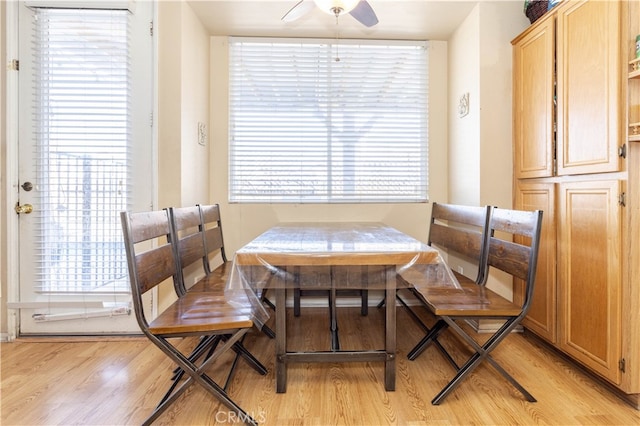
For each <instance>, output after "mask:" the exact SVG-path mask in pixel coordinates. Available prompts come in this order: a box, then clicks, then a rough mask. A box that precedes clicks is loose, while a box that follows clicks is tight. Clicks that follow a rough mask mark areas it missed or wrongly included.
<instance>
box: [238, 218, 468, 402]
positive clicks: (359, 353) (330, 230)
mask: <svg viewBox="0 0 640 426" xmlns="http://www.w3.org/2000/svg"><path fill="white" fill-rule="evenodd" d="M400 277H402V278H403V279H399V278H400ZM408 285H431V286H434V285H435V286H459V284H458V283H457V280H456V279H455V277H454V276H453V274H452V273H451V270H450V269H449V267H448V266H447V264H446V262H445V260H444V259H443V257H442V256H441V254H440V252H439V251H438V250H436V249H435V248H433V247H431V246H429V245H427V244H425V243H423V242H421V241H419V240H417V239H415V238H413V237H411V236H410V235H408V234H405V233H403V232H401V231H399V230H397V229H395V228H394V227H391V226H388V225H386V224H383V223H378V222H329V223H300V222H299V223H295V222H294V223H281V224H278V225H276V226H273V227H272V228H270V229H268V230H267V231H266V232H264V233H263V234H261V235H259V236H258V237H257V238H255V239H254V240H252V241H251V242H249V243H248V244H247V245H245V246H244V247H242V248H240V249H239V250H238V251H237V252H236V253H235V256H234V260H233V267H232V271H231V274H230V277H229V280H228V283H227V291H233V292H235V291H242V292H245V293H246V294H248V295H250V296H252V297H253V299H254V300H255V305H256V307H257V309H256V312H257V313H256V315H255V322H257V323H258V325H262V324H264V323H265V322H266V321H267V320H268V318H269V316H270V314H269V312H267V309H266V308H265V307H264V304H263V303H261V302H262V301H261V300H259V299H260V296H259V295H261V294H264V292H265V291H266V290H268V291H269V292H273V293H270V294H273V295H274V296H273V297H274V299H275V303H274V305H275V340H276V341H275V369H276V374H275V377H276V392H277V393H284V392H286V388H287V365H288V364H290V363H301V362H302V363H307V362H324V363H328V362H383V363H384V384H385V389H386V390H387V391H394V390H395V386H396V344H397V340H396V337H397V336H396V303H395V300H396V291H397V289H398V288H399V287H402V286H408ZM308 287H313V288H322V289H326V290H328V291H329V292H331V293H330V294H331V296H332V297H334V300H335V292H336V291H337V290H340V289H345V288H348V289H354V288H360V289H365V290H367V291H369V290H382V292H383V294H384V297H385V300H386V303H385V325H384V329H385V330H384V348H364V349H361V350H343V349H341V348H340V345H339V340H338V338H337V331H338V330H337V326H336V324H335V322H334V321H333V320H332V321H330V323H331V332H332V333H333V334H334V336H333V337H332V343H331V345H330V346H331V347H330V348H327V349H326V350H320V351H292V350H287V315H286V307H287V305H286V294H287V290H289V289H294V288H308ZM390 301H393V303H389V302H390ZM333 309H335V303H334V304H333V306H332V307H331V310H333ZM330 314H331V315H333V318H335V312H331V313H330ZM301 337H302V336H301Z"/></svg>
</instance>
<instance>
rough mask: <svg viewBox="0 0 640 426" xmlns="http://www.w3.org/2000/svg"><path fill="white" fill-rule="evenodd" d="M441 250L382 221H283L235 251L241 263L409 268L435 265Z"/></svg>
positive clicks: (238, 261)
mask: <svg viewBox="0 0 640 426" xmlns="http://www.w3.org/2000/svg"><path fill="white" fill-rule="evenodd" d="M437 257H438V252H437V250H435V249H433V248H432V247H430V246H428V245H426V244H424V243H422V242H421V241H418V240H416V239H415V238H413V237H411V236H409V235H407V234H404V233H402V232H400V231H398V230H397V229H395V228H393V227H390V226H388V225H385V224H382V223H372V222H335V223H284V224H280V225H278V226H275V227H273V228H271V229H269V230H268V231H266V232H265V233H263V234H262V235H260V236H258V237H257V238H256V239H254V240H253V241H251V242H250V243H249V244H247V245H246V246H244V247H242V248H241V249H240V250H238V251H237V252H236V258H235V261H236V262H237V263H238V264H242V265H258V264H265V263H266V264H270V265H278V266H313V265H408V264H415V263H418V264H425V263H432V262H434V261H436V259H437Z"/></svg>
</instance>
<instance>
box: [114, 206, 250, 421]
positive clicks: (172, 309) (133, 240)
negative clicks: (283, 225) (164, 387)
mask: <svg viewBox="0 0 640 426" xmlns="http://www.w3.org/2000/svg"><path fill="white" fill-rule="evenodd" d="M121 221H122V230H123V234H124V242H125V249H126V254H127V263H128V266H129V279H130V283H131V293H132V299H133V306H134V311H135V315H136V319H137V321H138V325H139V326H140V329H141V330H142V332H143V333H144V334H145V335H146V336H147V338H148V339H149V340H150V341H151V342H152V343H153V344H154V345H156V346H157V347H158V348H159V349H160V350H161V351H162V352H163V353H164V354H165V355H167V356H168V357H169V358H170V359H171V360H172V361H173V362H175V363H176V364H177V365H178V366H179V368H180V369H181V371H182V372H184V373H185V374H186V375H187V378H186V380H184V381H182V382H181V384H180V386H178V382H179V380H173V383H172V384H171V386H170V387H169V390H168V391H167V393H166V394H165V396H164V397H163V398H162V399H161V401H160V403H159V404H158V406H157V407H156V408H155V410H154V411H153V413H151V415H150V416H149V417H148V418H147V419H146V420H145V422H144V424H151V423H152V422H153V421H154V420H155V419H157V418H158V417H159V416H160V415H161V414H162V413H163V412H164V411H165V410H166V409H167V408H168V407H169V406H170V404H171V403H173V402H174V401H176V399H177V398H178V397H179V396H180V395H181V394H183V393H184V391H185V390H186V389H187V388H188V386H189V385H191V384H192V383H198V384H200V385H201V386H202V387H203V388H204V389H206V390H207V391H208V392H209V393H211V394H212V395H213V396H215V397H216V398H217V399H218V400H219V401H220V402H222V403H223V404H224V405H225V406H227V407H228V408H229V409H231V410H233V411H234V412H235V413H236V414H237V417H238V419H240V420H242V421H244V422H245V423H247V424H252V425H255V424H257V422H256V421H255V420H254V419H253V418H252V417H251V416H250V415H249V414H248V413H247V412H245V411H244V410H243V409H242V408H241V407H240V406H239V405H237V404H236V403H235V402H234V401H233V400H232V399H231V398H230V397H229V395H228V394H227V392H226V391H225V390H224V389H223V388H222V387H220V386H219V385H218V384H217V383H216V382H215V381H213V380H212V379H211V378H210V377H209V376H208V375H207V374H206V373H205V371H210V370H211V366H212V364H213V363H214V361H216V360H217V359H218V358H219V357H220V355H222V354H223V353H225V352H226V351H227V350H228V349H231V348H232V347H233V346H234V344H235V343H237V342H238V341H239V340H240V339H241V338H242V337H243V336H244V335H245V333H246V332H247V331H248V330H249V329H251V327H253V320H252V317H253V310H254V308H253V306H252V305H251V304H250V303H249V301H248V300H246V299H243V298H242V297H240V296H238V297H234V300H233V301H230V300H229V298H228V297H224V295H223V294H222V295H220V294H210V293H207V292H200V293H197V292H193V293H188V294H184V295H182V296H181V297H179V298H178V300H177V301H175V302H174V303H173V304H171V305H170V306H169V307H168V308H166V309H165V310H164V311H163V312H162V313H160V314H159V315H158V316H157V317H156V318H154V319H152V320H150V319H148V318H147V315H148V313H147V312H145V309H144V308H145V307H144V304H143V301H142V297H143V295H144V294H145V293H147V292H149V291H151V290H152V289H154V288H155V287H157V286H158V285H160V284H161V283H163V282H165V281H167V280H168V279H176V275H177V274H178V273H179V268H178V264H179V262H178V256H177V251H176V250H175V247H174V246H173V245H172V244H171V243H170V241H171V225H170V221H169V214H168V212H167V211H165V210H161V211H151V212H142V213H129V212H122V213H121ZM221 296H222V297H221ZM231 302H233V303H231ZM216 335H220V336H225V339H224V343H223V344H222V345H221V346H219V347H218V348H217V349H216V351H215V352H214V353H213V354H212V355H211V356H209V357H208V358H206V359H205V361H204V362H203V363H202V364H201V365H196V363H195V362H196V360H195V359H193V358H192V357H191V356H189V355H186V354H184V353H183V352H182V351H180V349H178V347H177V343H178V342H177V341H176V339H175V338H176V337H188V336H199V337H201V338H204V337H209V336H216ZM212 420H214V419H212Z"/></svg>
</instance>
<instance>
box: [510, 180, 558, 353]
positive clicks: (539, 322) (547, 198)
mask: <svg viewBox="0 0 640 426" xmlns="http://www.w3.org/2000/svg"><path fill="white" fill-rule="evenodd" d="M555 187H556V185H555V184H554V183H546V182H530V181H529V180H520V181H518V182H517V186H516V193H515V197H516V200H515V204H516V206H518V208H520V209H523V210H538V209H540V210H542V211H543V212H544V214H543V217H542V235H541V237H540V248H539V251H538V269H537V270H536V283H535V287H534V293H533V301H532V305H531V308H530V310H529V314H528V315H527V317H526V318H525V319H524V320H523V321H522V324H523V325H524V326H525V327H527V328H528V329H530V330H531V331H534V332H535V333H536V334H537V335H539V336H541V337H543V338H544V339H545V340H548V341H549V342H551V343H556V341H557V337H556V336H557V328H556V323H557V317H556V304H557V299H556V294H557V292H556V218H555V205H556V202H555V198H556V196H555ZM522 288H524V286H522V285H514V300H516V301H518V302H520V303H522V302H523V297H524V295H523V294H522V293H521V290H522Z"/></svg>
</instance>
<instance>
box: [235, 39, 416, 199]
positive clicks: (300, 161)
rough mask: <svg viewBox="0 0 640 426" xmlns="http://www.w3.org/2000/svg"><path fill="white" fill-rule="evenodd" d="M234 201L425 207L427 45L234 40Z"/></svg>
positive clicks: (296, 40)
mask: <svg viewBox="0 0 640 426" xmlns="http://www.w3.org/2000/svg"><path fill="white" fill-rule="evenodd" d="M229 51H230V61H229V67H230V70H229V75H230V82H229V86H230V87H229V99H230V101H229V102H230V123H229V129H230V147H229V153H230V154H229V155H230V158H229V200H230V201H231V202H269V203H278V202H292V203H317V202H321V203H346V202H349V203H352V202H423V201H426V200H427V189H428V188H427V184H428V182H427V176H428V170H427V167H428V160H427V156H428V137H427V136H428V107H427V105H428V103H427V98H428V78H427V77H428V53H427V43H426V42H392V41H389V42H381V41H376V42H365V41H362V40H360V41H348V40H340V41H339V44H336V42H335V40H306V39H305V40H301V39H295V40H294V39H255V38H231V39H230V48H229Z"/></svg>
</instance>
